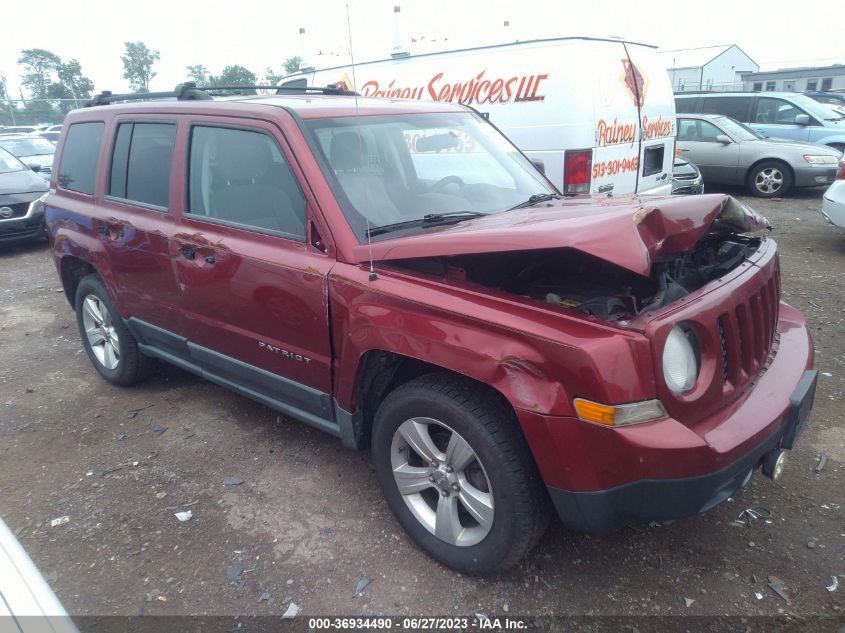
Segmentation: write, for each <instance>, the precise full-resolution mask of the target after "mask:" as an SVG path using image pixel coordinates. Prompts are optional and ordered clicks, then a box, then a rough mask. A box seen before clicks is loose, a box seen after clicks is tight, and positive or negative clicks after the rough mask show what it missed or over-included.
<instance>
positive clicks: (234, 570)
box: [226, 558, 244, 582]
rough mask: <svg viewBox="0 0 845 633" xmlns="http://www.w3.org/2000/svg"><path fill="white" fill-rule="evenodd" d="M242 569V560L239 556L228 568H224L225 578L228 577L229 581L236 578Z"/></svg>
mask: <svg viewBox="0 0 845 633" xmlns="http://www.w3.org/2000/svg"><path fill="white" fill-rule="evenodd" d="M243 570H244V562H243V561H242V560H241V559H240V558H236V559H235V560H234V562H233V563H232V564H231V565H229V569H227V570H226V578H228V579H229V582H232V581H235V580H237V579H238V576H240V575H241V574H242V573H243Z"/></svg>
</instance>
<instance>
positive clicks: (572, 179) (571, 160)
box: [563, 149, 593, 193]
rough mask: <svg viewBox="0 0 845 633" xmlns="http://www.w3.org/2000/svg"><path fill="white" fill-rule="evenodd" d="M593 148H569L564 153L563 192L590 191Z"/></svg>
mask: <svg viewBox="0 0 845 633" xmlns="http://www.w3.org/2000/svg"><path fill="white" fill-rule="evenodd" d="M592 169H593V150H591V149H568V150H566V151H565V152H564V154H563V193H590V178H591V174H590V172H591V171H592Z"/></svg>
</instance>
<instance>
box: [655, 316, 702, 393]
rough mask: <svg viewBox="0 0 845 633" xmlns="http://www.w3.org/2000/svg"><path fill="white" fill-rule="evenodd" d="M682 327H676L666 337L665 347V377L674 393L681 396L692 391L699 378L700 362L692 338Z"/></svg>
mask: <svg viewBox="0 0 845 633" xmlns="http://www.w3.org/2000/svg"><path fill="white" fill-rule="evenodd" d="M691 336H694V335H693V334H692V333H690V334H687V332H685V331H684V329H683V328H681V327H680V326H677V325H676V326H675V327H673V328H672V330H671V331H670V332H669V336H667V337H666V345H665V346H664V347H663V377H664V378H665V380H666V385H667V386H668V387H669V389H671V390H672V391H673V392H675V393H678V394H681V393H686V392H687V391H689V390H690V389H692V387H693V385H694V384H695V381H696V379H697V378H698V360H697V359H696V356H695V349H694V348H693V345H692V342H691V341H690V337H691Z"/></svg>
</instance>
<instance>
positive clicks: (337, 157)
mask: <svg viewBox="0 0 845 633" xmlns="http://www.w3.org/2000/svg"><path fill="white" fill-rule="evenodd" d="M363 147H364V143H363V142H362V140H361V135H360V134H358V133H356V132H341V133H340V134H335V135H334V136H333V137H332V143H331V146H330V147H329V154H330V156H329V162H330V163H331V164H332V168H333V169H334V170H335V171H346V170H352V169H361V167H363V166H364V159H363V156H361V154H362V153H363Z"/></svg>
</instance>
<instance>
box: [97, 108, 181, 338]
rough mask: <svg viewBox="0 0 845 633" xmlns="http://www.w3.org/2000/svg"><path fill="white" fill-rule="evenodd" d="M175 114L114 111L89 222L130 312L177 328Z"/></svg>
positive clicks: (160, 324)
mask: <svg viewBox="0 0 845 633" xmlns="http://www.w3.org/2000/svg"><path fill="white" fill-rule="evenodd" d="M176 128H177V123H176V119H175V117H167V116H164V115H162V116H160V117H143V118H139V117H132V116H120V117H116V118H115V119H114V120H113V121H112V122H111V124H110V128H109V133H108V134H107V135H106V138H108V139H111V140H112V142H111V146H110V147H109V148H108V149H107V151H108V156H109V163H108V165H109V169H108V171H107V174H108V176H107V178H108V179H107V182H106V183H105V192H104V200H103V204H102V205H100V209H99V210H98V213H97V217H96V218H95V219H94V224H95V226H96V230H97V233H98V237H99V239H100V240H101V241H102V243H103V245H104V248H105V250H106V252H107V253H108V260H109V263H110V266H111V271H112V274H113V277H114V280H115V283H116V285H117V292H118V293H119V294H120V297H119V300H120V305H121V307H122V308H123V309H124V310H125V311H126V313H128V315H129V316H130V317H135V318H138V319H141V320H143V321H146V322H149V323H152V324H154V325H156V326H158V327H161V328H164V329H167V330H170V331H178V330H180V329H181V328H182V322H181V317H180V316H179V309H178V304H179V299H180V297H179V291H178V289H177V287H176V282H175V280H174V278H173V271H172V268H171V261H170V253H169V247H168V241H169V238H170V237H171V236H172V234H173V232H174V230H175V219H174V216H173V213H172V210H171V209H172V206H173V199H172V198H171V193H172V187H171V184H172V183H171V179H172V173H171V172H172V170H171V164H172V161H173V149H174V141H175V138H176Z"/></svg>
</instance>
